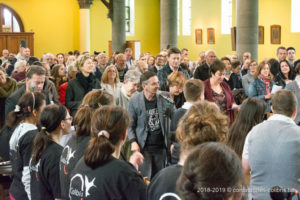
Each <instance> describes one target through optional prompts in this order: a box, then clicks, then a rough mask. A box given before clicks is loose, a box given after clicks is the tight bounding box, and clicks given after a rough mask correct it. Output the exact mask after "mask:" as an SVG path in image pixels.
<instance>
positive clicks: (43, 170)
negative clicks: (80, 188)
mask: <svg viewBox="0 0 300 200" xmlns="http://www.w3.org/2000/svg"><path fill="white" fill-rule="evenodd" d="M62 150H63V148H62V146H60V145H59V144H57V143H56V142H51V144H50V145H49V146H48V148H47V149H46V150H45V152H44V153H43V154H42V156H41V158H40V160H39V161H38V163H37V164H36V165H34V164H33V162H32V160H31V161H30V165H29V169H30V177H31V187H30V188H31V200H53V199H55V198H56V199H59V198H61V191H60V181H59V160H60V155H61V152H62Z"/></svg>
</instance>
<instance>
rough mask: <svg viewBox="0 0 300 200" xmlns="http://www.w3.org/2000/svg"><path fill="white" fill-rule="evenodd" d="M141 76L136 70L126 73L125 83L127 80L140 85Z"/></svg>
mask: <svg viewBox="0 0 300 200" xmlns="http://www.w3.org/2000/svg"><path fill="white" fill-rule="evenodd" d="M141 75H142V73H141V72H138V71H136V70H129V71H127V72H126V74H125V76H124V82H125V81H126V80H129V81H131V82H134V83H139V82H140V78H141Z"/></svg>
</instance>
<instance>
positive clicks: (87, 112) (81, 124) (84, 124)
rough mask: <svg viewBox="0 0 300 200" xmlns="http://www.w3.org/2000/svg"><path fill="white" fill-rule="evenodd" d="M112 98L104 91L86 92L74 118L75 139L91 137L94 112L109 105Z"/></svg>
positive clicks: (112, 100)
mask: <svg viewBox="0 0 300 200" xmlns="http://www.w3.org/2000/svg"><path fill="white" fill-rule="evenodd" d="M113 102H114V97H113V96H112V95H111V94H110V93H108V92H107V91H105V90H93V91H90V92H88V93H87V94H86V95H85V96H84V98H83V100H82V104H81V105H80V107H79V109H78V111H77V112H76V115H75V117H74V121H73V123H74V125H75V126H76V137H77V138H78V137H84V136H90V135H91V120H92V115H93V113H94V111H95V110H96V109H97V108H100V107H101V106H103V105H111V104H113Z"/></svg>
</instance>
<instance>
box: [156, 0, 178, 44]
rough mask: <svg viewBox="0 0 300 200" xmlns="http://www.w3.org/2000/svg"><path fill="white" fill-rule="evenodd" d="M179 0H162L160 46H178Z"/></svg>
mask: <svg viewBox="0 0 300 200" xmlns="http://www.w3.org/2000/svg"><path fill="white" fill-rule="evenodd" d="M177 26H178V24H177V0H160V48H161V49H165V48H167V46H169V47H177Z"/></svg>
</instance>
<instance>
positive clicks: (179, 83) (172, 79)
mask: <svg viewBox="0 0 300 200" xmlns="http://www.w3.org/2000/svg"><path fill="white" fill-rule="evenodd" d="M186 81H187V79H186V77H185V75H184V74H183V73H181V72H172V73H171V74H170V75H169V76H168V88H169V92H170V94H171V97H172V99H173V100H174V103H175V107H176V108H180V107H181V106H182V105H183V104H184V102H185V98H184V95H183V86H184V84H185V82H186Z"/></svg>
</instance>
